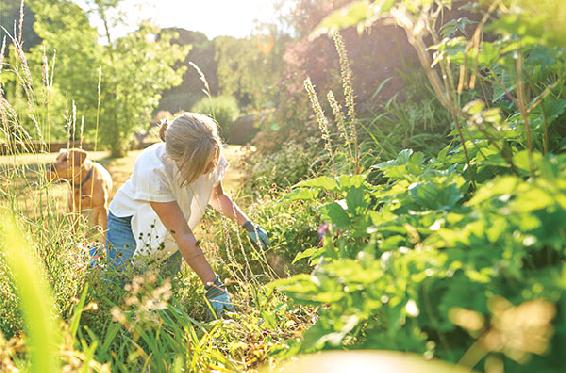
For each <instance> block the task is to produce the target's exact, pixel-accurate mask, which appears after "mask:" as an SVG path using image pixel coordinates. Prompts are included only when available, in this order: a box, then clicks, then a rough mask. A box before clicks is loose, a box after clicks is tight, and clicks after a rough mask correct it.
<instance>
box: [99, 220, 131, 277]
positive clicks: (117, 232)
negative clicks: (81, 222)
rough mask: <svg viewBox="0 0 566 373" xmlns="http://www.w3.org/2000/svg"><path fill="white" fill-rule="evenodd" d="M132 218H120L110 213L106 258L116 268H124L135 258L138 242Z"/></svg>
mask: <svg viewBox="0 0 566 373" xmlns="http://www.w3.org/2000/svg"><path fill="white" fill-rule="evenodd" d="M131 222H132V217H131V216H126V217H123V218H119V217H117V216H116V215H114V214H113V213H112V212H110V211H109V212H108V231H107V233H106V258H107V259H108V262H109V263H112V264H113V265H114V267H116V268H119V267H122V266H123V265H124V264H125V263H127V262H128V261H130V260H131V259H132V257H133V256H134V251H135V249H136V240H135V238H134V233H133V232H132V225H131Z"/></svg>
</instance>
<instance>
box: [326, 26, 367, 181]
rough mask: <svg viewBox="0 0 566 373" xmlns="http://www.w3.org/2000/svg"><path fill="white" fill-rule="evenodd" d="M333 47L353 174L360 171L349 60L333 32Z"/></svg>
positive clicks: (339, 37)
mask: <svg viewBox="0 0 566 373" xmlns="http://www.w3.org/2000/svg"><path fill="white" fill-rule="evenodd" d="M332 39H333V40H334V46H335V47H336V52H337V53H338V60H339V63H340V78H341V80H342V88H343V90H344V99H345V101H346V109H347V114H348V123H349V130H350V134H349V138H350V143H351V146H352V147H353V158H354V169H355V173H358V172H359V171H360V155H359V153H360V152H359V149H358V130H357V128H356V106H355V100H354V89H353V87H352V68H351V67H350V59H349V58H348V51H347V49H346V45H345V44H344V40H343V39H342V35H340V33H338V32H335V33H333V34H332Z"/></svg>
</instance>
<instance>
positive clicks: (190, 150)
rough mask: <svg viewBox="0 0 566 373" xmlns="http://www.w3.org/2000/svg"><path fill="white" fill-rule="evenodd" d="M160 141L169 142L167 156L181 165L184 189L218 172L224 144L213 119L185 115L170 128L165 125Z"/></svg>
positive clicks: (178, 165)
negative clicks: (204, 175)
mask: <svg viewBox="0 0 566 373" xmlns="http://www.w3.org/2000/svg"><path fill="white" fill-rule="evenodd" d="M159 137H161V140H163V141H164V142H165V150H166V153H167V156H168V157H169V158H170V159H172V160H173V161H175V162H176V163H177V167H178V168H179V172H180V176H181V185H187V184H190V183H192V182H193V181H195V180H196V179H198V178H199V177H200V176H201V175H203V174H205V173H208V172H210V171H211V170H213V169H214V168H216V165H217V163H218V157H219V155H220V147H221V141H220V137H219V136H218V128H217V126H216V122H215V121H214V119H212V118H211V117H209V116H207V115H204V114H196V113H183V114H181V115H179V116H177V117H176V118H175V119H174V120H173V121H172V122H171V123H170V124H169V123H167V122H164V123H163V124H162V125H161V128H160V130H159Z"/></svg>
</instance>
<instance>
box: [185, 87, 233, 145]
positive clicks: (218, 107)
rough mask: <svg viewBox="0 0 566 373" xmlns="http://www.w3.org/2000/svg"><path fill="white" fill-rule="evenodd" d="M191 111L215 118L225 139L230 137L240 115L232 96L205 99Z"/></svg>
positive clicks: (199, 101) (198, 102)
mask: <svg viewBox="0 0 566 373" xmlns="http://www.w3.org/2000/svg"><path fill="white" fill-rule="evenodd" d="M191 110H192V111H193V112H195V113H203V114H206V115H209V116H211V117H212V118H214V119H215V120H216V122H217V123H218V127H219V129H220V134H221V135H222V137H223V138H227V136H229V135H230V131H231V130H232V125H233V124H234V121H235V120H236V118H237V117H238V115H239V114H240V109H239V108H238V103H237V102H236V99H235V98H234V97H231V96H217V97H203V98H201V99H200V100H198V101H197V103H196V104H195V105H194V106H193V107H192V109H191Z"/></svg>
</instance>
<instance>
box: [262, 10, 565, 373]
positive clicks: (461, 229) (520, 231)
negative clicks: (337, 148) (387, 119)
mask: <svg viewBox="0 0 566 373" xmlns="http://www.w3.org/2000/svg"><path fill="white" fill-rule="evenodd" d="M434 3H435V6H431V2H429V1H422V2H421V1H414V2H411V4H412V7H405V5H406V2H380V1H376V2H374V3H371V2H369V3H368V2H355V3H352V4H350V5H349V6H348V7H347V8H346V9H341V10H339V11H337V12H336V13H335V14H334V15H333V16H331V17H329V18H328V19H327V20H326V21H325V22H323V23H322V24H321V27H322V28H328V29H331V30H332V29H334V30H335V29H340V28H342V27H347V26H352V25H356V24H357V25H359V26H363V24H364V22H367V21H368V20H367V19H366V18H365V17H366V16H365V14H369V13H366V11H365V10H367V11H370V9H371V7H374V6H377V7H378V9H379V10H380V11H381V12H382V13H381V15H383V16H385V17H390V18H389V20H394V21H397V23H398V25H399V26H400V27H402V28H404V29H405V31H406V32H407V34H408V35H409V41H410V42H411V44H412V45H413V46H414V47H415V49H416V50H417V52H418V53H419V57H420V60H421V63H422V65H423V68H424V69H425V72H426V75H427V78H428V79H429V81H430V83H431V87H432V90H433V92H434V95H435V96H436V98H437V99H438V101H439V102H440V104H441V105H442V106H443V107H444V108H445V109H446V110H447V111H448V112H449V113H450V116H451V120H452V122H453V125H454V128H453V130H452V131H451V136H453V137H452V144H451V145H450V146H447V147H445V148H443V149H442V150H440V151H439V152H438V153H437V155H436V156H435V157H434V158H430V157H427V156H425V155H424V154H423V153H421V152H414V151H413V150H410V149H405V150H403V151H401V152H400V153H399V154H398V156H397V157H396V158H395V159H392V160H389V161H387V162H381V163H377V164H374V165H372V166H371V167H370V168H369V169H368V170H366V171H365V172H357V173H354V174H343V175H341V176H336V177H328V176H322V177H319V178H315V179H311V180H304V181H301V182H300V183H298V184H297V185H296V190H295V191H293V192H292V193H291V194H290V195H289V196H288V198H289V199H290V200H303V201H311V202H315V201H320V202H319V211H320V212H321V218H322V221H325V222H327V223H328V232H327V234H326V236H325V239H324V245H323V246H322V247H320V248H315V249H312V248H307V249H306V250H305V252H304V253H301V254H299V255H298V256H297V260H300V259H309V261H310V262H311V263H312V264H316V268H315V270H314V272H313V274H312V275H297V276H294V277H292V278H288V279H282V280H278V281H276V282H274V283H273V284H272V285H271V286H272V287H274V288H279V289H281V290H283V291H284V292H285V293H286V294H288V295H289V296H291V297H292V298H293V299H294V300H295V301H296V302H297V303H298V304H303V305H311V306H316V307H318V310H319V311H318V313H319V318H318V320H317V322H316V323H315V325H314V326H313V327H312V328H310V329H309V330H308V331H307V332H306V333H305V335H304V338H303V340H302V342H301V350H302V351H315V350H320V349H326V348H339V349H342V348H348V349H351V348H363V349H367V348H376V349H394V350H401V351H412V352H416V353H419V354H423V355H424V356H428V357H433V356H438V357H441V358H443V359H447V360H452V361H459V363H460V364H462V365H464V366H466V367H469V368H473V367H476V366H477V364H478V363H480V362H482V361H484V362H485V364H486V369H488V370H489V368H488V366H489V365H490V364H494V363H495V364H498V366H501V367H505V368H506V370H509V371H535V370H540V371H559V370H563V369H564V362H563V359H562V358H561V354H562V352H561V350H562V346H563V345H564V344H565V343H566V328H565V327H564V325H565V315H564V312H563V309H564V307H565V305H566V283H565V282H564V281H563V276H564V273H565V271H566V266H565V264H564V259H565V258H566V251H565V250H564V244H563V242H564V237H566V223H565V221H564V219H565V218H566V203H565V202H564V201H566V187H565V186H566V183H565V178H564V175H566V173H565V171H566V156H564V155H563V154H557V153H559V152H560V150H561V148H560V146H561V145H558V144H562V143H563V138H562V137H561V135H558V137H557V138H551V136H550V133H551V131H552V129H553V128H554V129H555V128H556V127H560V126H561V123H560V122H559V120H557V119H558V118H560V116H562V115H564V112H565V110H566V105H563V103H561V102H562V101H563V100H564V98H563V92H562V90H561V89H556V87H558V86H563V84H564V80H565V78H566V74H565V73H564V71H563V68H562V66H563V61H564V60H563V50H560V49H557V48H555V47H556V46H563V39H560V38H554V37H553V36H556V35H552V34H548V35H546V34H544V33H542V34H541V29H539V28H532V29H531V28H529V27H525V28H524V29H523V28H521V29H515V28H514V26H508V24H513V25H515V24H516V22H514V21H512V20H515V19H517V17H519V18H521V17H523V16H527V15H530V13H529V12H528V10H529V9H530V10H531V11H532V9H531V8H529V5H528V4H529V3H528V2H522V1H517V2H514V3H515V5H516V6H517V8H515V9H514V10H513V11H512V12H509V9H508V8H505V7H500V8H497V12H496V14H497V17H496V18H495V19H496V20H495V21H494V22H493V23H492V24H491V25H489V27H491V30H497V32H498V33H500V34H502V35H503V36H502V37H500V38H496V40H495V41H490V42H487V41H485V42H481V41H480V38H477V35H481V32H482V31H483V27H484V24H483V23H481V24H480V25H479V26H478V28H477V29H476V33H475V35H476V38H477V39H474V40H467V38H466V37H465V35H466V33H465V32H462V33H463V34H464V36H455V35H454V34H455V33H456V32H457V30H459V28H460V26H458V22H464V21H462V20H460V21H451V22H449V23H447V24H446V25H444V26H442V27H441V28H440V29H439V32H440V33H441V34H442V36H443V39H442V41H441V42H440V43H439V44H438V45H435V46H432V47H430V48H428V49H433V50H435V51H436V53H435V55H434V61H430V60H429V59H430V55H429V54H428V51H427V45H426V43H425V38H426V36H431V38H432V39H433V40H439V39H437V36H438V35H437V34H436V32H437V31H436V30H435V29H434V28H430V29H426V28H421V26H422V24H421V22H425V23H426V22H430V24H435V22H436V21H437V18H436V17H437V16H438V14H440V13H438V9H441V7H442V6H448V5H451V4H450V3H451V2H443V1H437V2H434ZM554 5H556V6H558V2H555V4H554ZM365 7H367V9H365V10H364V11H360V8H362V9H363V8H365ZM435 7H438V8H435ZM562 9H564V8H562ZM354 10H355V11H354ZM516 12H518V14H519V15H517V13H516ZM370 13H371V11H370ZM550 14H551V13H548V9H547V12H546V13H544V12H543V14H542V15H541V19H544V18H545V17H548V16H550ZM423 17H424V18H423ZM488 18H489V17H484V19H485V20H487V19H488ZM423 20H424V21H423ZM468 21H469V20H468ZM483 22H485V21H483ZM464 23H465V22H464ZM527 23H528V22H527ZM544 27H552V25H551V24H550V26H549V25H545V26H544ZM425 29H426V31H425ZM518 40H520V41H518ZM527 41H528V42H527ZM523 43H524V44H523ZM541 48H542V49H545V52H544V53H542V54H543V55H545V56H546V61H547V62H548V64H546V65H545V64H542V65H544V66H545V68H546V69H547V70H546V73H544V72H543V71H545V70H544V69H541V61H540V58H533V57H536V56H538V57H540V56H541ZM537 60H538V62H534V61H537ZM550 61H553V62H550ZM431 65H432V66H433V67H432V68H431ZM454 65H456V66H457V67H459V71H458V69H455V68H454V67H455V66H454ZM435 66H438V70H440V71H442V73H440V72H439V71H437V70H435V68H434V67H435ZM485 71H490V73H489V74H488V75H487V76H486V75H482V74H483V72H485ZM526 71H528V72H529V73H525V72H526ZM453 74H454V75H459V76H458V79H459V80H460V84H458V85H455V84H454V81H455V80H456V77H454V76H453ZM535 77H536V78H535ZM541 77H544V80H542V81H541V80H537V79H538V78H541ZM477 79H481V81H482V84H483V85H484V86H482V87H481V89H476V84H478V83H477ZM526 79H529V80H526ZM307 83H309V82H308V81H307ZM306 88H307V91H308V93H309V98H311V101H312V102H313V109H314V111H315V114H316V116H317V119H318V121H319V125H320V127H321V129H322V137H325V136H326V137H328V132H327V130H326V132H325V128H324V127H325V126H326V125H327V120H326V119H325V118H324V116H323V115H321V114H320V112H321V111H322V110H321V109H320V105H318V102H317V99H316V93H315V92H314V89H313V88H312V85H311V86H309V85H308V84H307V87H306ZM486 89H487V90H488V91H489V90H492V91H490V93H494V95H493V96H491V95H490V94H486V91H485V90H486ZM527 92H528V93H527ZM514 94H515V96H514ZM313 96H314V97H313ZM503 96H505V97H506V98H505V99H503ZM461 99H465V100H466V101H464V103H466V102H467V103H466V104H465V105H464V104H463V103H462V101H461ZM550 108H552V109H550ZM550 113H552V115H550ZM553 151H554V152H553ZM535 341H536V342H535ZM501 369H502V368H501Z"/></svg>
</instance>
